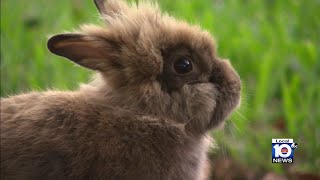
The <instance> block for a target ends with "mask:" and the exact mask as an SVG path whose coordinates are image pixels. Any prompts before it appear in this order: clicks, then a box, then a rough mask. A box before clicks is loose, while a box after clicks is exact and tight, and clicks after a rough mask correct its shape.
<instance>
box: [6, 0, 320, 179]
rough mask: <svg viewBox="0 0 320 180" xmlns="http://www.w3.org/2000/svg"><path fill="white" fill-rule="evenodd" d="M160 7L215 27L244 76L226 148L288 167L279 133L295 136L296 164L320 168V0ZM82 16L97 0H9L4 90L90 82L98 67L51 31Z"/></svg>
mask: <svg viewBox="0 0 320 180" xmlns="http://www.w3.org/2000/svg"><path fill="white" fill-rule="evenodd" d="M160 6H161V7H162V8H163V9H165V10H167V11H168V12H169V13H170V14H172V15H175V16H177V17H179V18H180V19H185V20H187V21H189V22H190V23H197V24H201V25H202V26H203V27H204V28H206V29H208V30H209V31H210V32H211V33H212V34H213V35H214V36H215V38H216V39H217V42H218V52H219V56H221V57H224V58H229V59H230V60H231V62H232V64H233V65H234V67H235V68H236V69H237V71H238V72H239V74H240V76H241V78H242V82H243V87H244V90H243V102H242V108H241V109H240V110H239V111H237V112H236V113H234V115H233V116H232V117H231V121H228V122H227V124H226V128H225V130H224V131H219V132H214V135H215V136H216V137H217V141H218V143H219V144H220V146H221V147H223V149H224V150H225V151H226V152H227V153H228V155H230V156H231V157H232V158H234V159H236V160H237V161H239V162H240V163H242V164H244V165H246V166H249V167H254V169H256V170H258V171H266V170H268V171H269V170H271V171H275V172H277V173H285V169H286V168H285V166H282V165H277V164H272V163H271V138H281V137H284V138H285V137H288V138H293V139H294V140H295V141H296V142H297V143H298V144H299V147H298V149H297V150H296V152H295V162H294V164H293V165H292V168H293V169H294V170H295V171H299V172H311V173H317V174H319V172H318V171H317V170H318V169H317V168H319V167H320V110H319V107H318V106H320V11H319V9H320V1H319V0H305V1H300V0H290V1H289V0H281V1H275V0H261V1H254V0H252V1H250V0H202V1H196V0H193V1H184V0H176V1H171V0H161V1H160ZM83 23H99V21H98V13H97V11H96V9H95V7H94V4H93V3H92V0H70V1H45V0H29V1H28V2H25V3H23V2H21V1H18V0H10V1H1V54H0V55H1V96H2V97H3V96H7V95H11V94H16V93H21V92H26V91H29V90H40V89H46V88H53V87H54V88H56V89H74V88H76V87H77V85H78V83H79V82H86V81H88V79H89V76H90V75H91V74H92V73H91V72H89V71H87V70H84V69H82V68H79V67H75V66H74V65H73V64H72V63H70V62H68V61H66V60H64V59H63V58H59V57H56V56H54V55H52V54H50V53H49V51H48V50H47V49H46V40H47V36H48V35H50V34H55V33H59V32H63V31H65V30H72V29H74V28H77V27H78V26H79V25H80V24H83ZM279 123H283V124H284V128H279V125H277V124H279ZM277 127H278V128H277Z"/></svg>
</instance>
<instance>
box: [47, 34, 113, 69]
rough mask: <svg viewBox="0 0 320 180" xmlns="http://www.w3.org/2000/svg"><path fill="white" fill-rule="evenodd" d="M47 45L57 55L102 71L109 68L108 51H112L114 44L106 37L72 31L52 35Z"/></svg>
mask: <svg viewBox="0 0 320 180" xmlns="http://www.w3.org/2000/svg"><path fill="white" fill-rule="evenodd" d="M47 46H48V49H49V50H50V51H51V52H52V53H54V54H56V55H59V56H63V57H66V58H68V59H70V60H71V61H73V62H75V63H77V64H79V65H81V66H84V67H86V68H89V69H92V70H100V71H102V70H104V69H106V68H108V67H107V66H108V56H110V55H109V54H108V52H110V51H112V45H111V43H109V42H108V41H107V40H106V39H101V38H97V37H91V36H88V35H83V34H71V33H70V34H58V35H55V36H53V37H51V38H50V39H49V40H48V43H47Z"/></svg>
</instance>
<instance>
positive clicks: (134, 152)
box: [1, 0, 241, 180]
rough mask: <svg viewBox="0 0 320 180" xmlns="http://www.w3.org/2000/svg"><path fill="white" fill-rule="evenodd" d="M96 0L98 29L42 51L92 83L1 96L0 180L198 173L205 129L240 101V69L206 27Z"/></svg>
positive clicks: (142, 7)
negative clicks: (221, 53) (219, 52)
mask: <svg viewBox="0 0 320 180" xmlns="http://www.w3.org/2000/svg"><path fill="white" fill-rule="evenodd" d="M95 4H96V6H97V8H98V10H99V12H100V14H101V17H102V19H103V21H104V22H105V27H97V26H93V25H87V26H82V28H81V30H80V31H79V32H75V33H67V34H59V35H55V36H53V37H51V38H50V39H49V41H48V48H49V50H50V51H51V52H52V53H54V54H57V55H59V56H63V57H66V58H67V59H69V60H71V61H73V62H75V63H77V64H79V65H81V66H83V67H86V68H89V69H92V70H95V71H97V72H98V73H99V74H100V75H101V78H100V81H99V80H98V81H97V82H96V83H95V84H89V85H87V86H84V87H82V88H80V89H79V90H78V91H71V92H64V91H47V92H32V93H28V94H22V95H17V96H12V97H9V98H4V99H2V100H1V179H55V180H56V179H148V180H149V179H161V180H163V179H165V180H170V179H172V180H173V179H177V180H180V179H181V180H195V179H206V178H207V176H208V174H207V173H206V169H207V156H206V153H207V149H208V141H207V137H208V135H206V134H207V132H208V131H209V130H211V129H212V128H214V127H216V126H217V125H219V124H221V122H223V121H224V119H225V118H226V117H227V116H228V115H229V114H230V113H231V112H232V111H233V110H234V109H235V108H236V107H237V106H238V104H239V101H240V89H241V83H240V79H239V76H238V75H237V73H236V72H235V71H234V69H233V68H232V66H231V65H230V64H229V62H228V61H226V60H221V59H219V58H218V57H217V56H216V52H215V44H214V41H213V39H212V38H211V36H210V34H209V33H208V32H206V31H203V30H201V29H200V28H199V27H198V26H190V25H188V24H186V23H185V22H181V21H177V20H175V19H174V18H172V17H170V16H169V15H167V14H163V13H161V12H160V11H159V9H158V7H157V5H155V4H153V3H149V2H140V3H139V4H132V5H128V4H127V3H124V2H121V1H116V0H110V1H106V2H104V1H99V0H95Z"/></svg>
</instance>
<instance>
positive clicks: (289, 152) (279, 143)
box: [272, 139, 298, 163]
mask: <svg viewBox="0 0 320 180" xmlns="http://www.w3.org/2000/svg"><path fill="white" fill-rule="evenodd" d="M296 148H298V144H297V143H295V142H293V139H272V163H293V155H294V150H295V149H296Z"/></svg>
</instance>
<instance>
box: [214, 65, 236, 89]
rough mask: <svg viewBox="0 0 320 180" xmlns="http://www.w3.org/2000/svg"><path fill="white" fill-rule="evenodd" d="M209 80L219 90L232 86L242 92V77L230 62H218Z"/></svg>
mask: <svg viewBox="0 0 320 180" xmlns="http://www.w3.org/2000/svg"><path fill="white" fill-rule="evenodd" d="M209 80H210V82H211V83H213V84H214V85H215V86H217V88H218V89H220V88H228V86H232V87H233V88H235V89H237V90H239V91H240V90H241V81H240V77H239V75H238V74H237V72H236V71H235V70H234V68H233V67H232V66H231V64H230V62H229V61H228V60H218V61H216V63H215V64H214V67H213V70H212V74H211V77H210V79H209Z"/></svg>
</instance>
